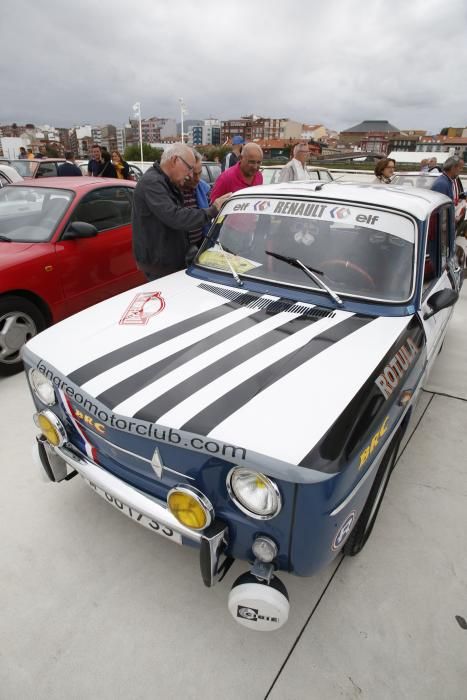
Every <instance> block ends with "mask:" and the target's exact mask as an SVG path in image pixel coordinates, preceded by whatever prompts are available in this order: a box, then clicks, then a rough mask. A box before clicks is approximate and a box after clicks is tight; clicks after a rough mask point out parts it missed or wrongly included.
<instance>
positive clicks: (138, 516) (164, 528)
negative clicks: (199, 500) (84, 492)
mask: <svg viewBox="0 0 467 700" xmlns="http://www.w3.org/2000/svg"><path fill="white" fill-rule="evenodd" d="M85 482H86V483H87V484H88V485H89V486H90V487H91V488H92V490H93V491H95V492H96V493H98V494H99V496H101V498H104V499H105V500H106V501H107V502H108V503H110V505H111V506H113V507H114V508H117V510H119V511H120V512H122V513H124V514H125V515H126V516H128V517H129V518H131V519H132V520H134V521H135V522H137V523H139V524H140V525H142V526H143V527H146V528H147V529H148V530H151V531H152V532H155V533H156V534H157V535H162V537H165V538H166V539H168V540H171V541H172V542H176V543H177V544H182V536H181V534H180V533H179V532H177V531H176V530H173V529H172V528H171V527H169V526H168V525H163V524H162V523H158V522H157V520H151V518H148V517H147V515H143V513H139V512H138V511H137V510H135V509H134V508H133V507H132V506H129V505H127V504H126V503H124V502H123V501H122V500H120V499H119V498H116V497H115V496H112V494H110V493H107V491H104V490H103V489H101V488H99V487H98V486H96V484H93V482H92V481H89V480H88V479H85Z"/></svg>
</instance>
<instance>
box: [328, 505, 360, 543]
mask: <svg viewBox="0 0 467 700" xmlns="http://www.w3.org/2000/svg"><path fill="white" fill-rule="evenodd" d="M354 520H355V511H354V510H353V511H352V512H351V513H349V515H348V516H347V517H346V519H345V520H344V522H343V523H342V525H341V526H340V528H339V530H338V531H337V535H336V536H335V537H334V542H333V543H332V549H334V550H336V549H339V547H340V546H341V545H343V544H344V542H345V540H346V539H347V537H348V536H349V535H350V532H351V530H352V525H353V522H354Z"/></svg>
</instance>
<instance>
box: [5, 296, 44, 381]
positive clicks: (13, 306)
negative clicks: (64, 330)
mask: <svg viewBox="0 0 467 700" xmlns="http://www.w3.org/2000/svg"><path fill="white" fill-rule="evenodd" d="M46 325H47V324H46V321H45V318H44V316H43V314H42V313H41V312H40V311H39V309H38V308H37V306H36V305H35V304H33V303H32V302H31V301H29V300H28V299H23V298H22V297H17V296H5V297H2V298H1V299H0V376H3V377H5V376H8V375H10V374H15V373H16V372H20V371H21V370H22V369H23V363H22V361H21V358H20V351H21V348H22V347H23V345H24V344H25V343H26V342H27V341H28V340H30V339H31V338H32V337H33V336H35V335H37V333H39V332H40V331H42V330H43V329H44V328H45V327H46Z"/></svg>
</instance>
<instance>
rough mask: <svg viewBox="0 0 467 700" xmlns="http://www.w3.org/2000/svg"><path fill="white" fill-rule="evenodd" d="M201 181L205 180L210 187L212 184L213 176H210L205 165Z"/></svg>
mask: <svg viewBox="0 0 467 700" xmlns="http://www.w3.org/2000/svg"><path fill="white" fill-rule="evenodd" d="M201 179H202V180H204V182H207V183H208V185H210V184H211V182H212V181H211V176H210V174H209V170H208V166H207V165H205V164H204V163H203V167H202V171H201Z"/></svg>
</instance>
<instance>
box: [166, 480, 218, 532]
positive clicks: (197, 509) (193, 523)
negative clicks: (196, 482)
mask: <svg viewBox="0 0 467 700" xmlns="http://www.w3.org/2000/svg"><path fill="white" fill-rule="evenodd" d="M167 505H168V507H169V510H170V512H171V513H172V515H173V516H174V517H175V518H177V520H178V521H179V522H180V523H181V524H182V525H185V527H189V528H190V530H204V529H205V528H206V527H208V525H210V524H211V523H212V521H213V518H214V508H213V507H212V505H211V503H210V502H209V500H208V499H207V498H206V496H205V495H204V494H203V493H201V491H198V489H195V488H194V486H181V485H180V486H175V488H173V489H171V490H170V491H169V493H168V496H167Z"/></svg>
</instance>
